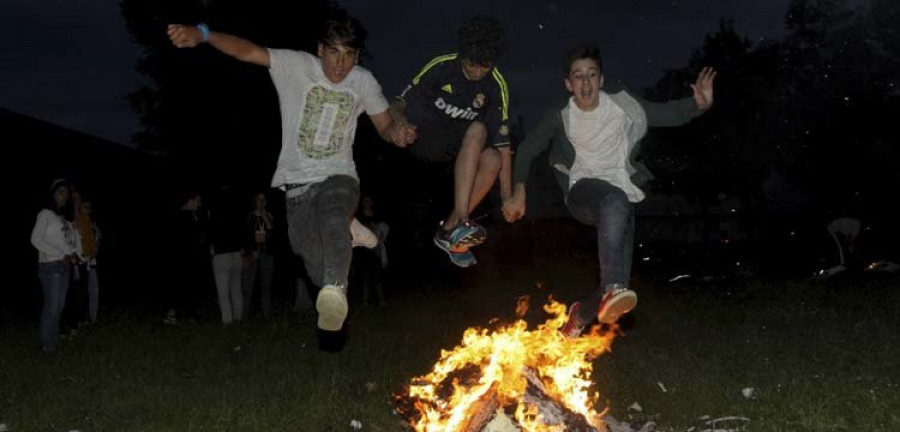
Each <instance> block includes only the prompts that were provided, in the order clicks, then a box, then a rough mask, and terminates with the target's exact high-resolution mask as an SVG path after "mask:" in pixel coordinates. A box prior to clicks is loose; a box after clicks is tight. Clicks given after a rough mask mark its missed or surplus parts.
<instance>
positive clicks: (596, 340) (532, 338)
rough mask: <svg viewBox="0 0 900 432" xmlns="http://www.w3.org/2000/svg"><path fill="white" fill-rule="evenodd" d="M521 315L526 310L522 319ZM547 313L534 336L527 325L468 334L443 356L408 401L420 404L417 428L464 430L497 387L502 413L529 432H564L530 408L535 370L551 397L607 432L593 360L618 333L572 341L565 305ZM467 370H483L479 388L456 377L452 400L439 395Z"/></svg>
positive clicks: (551, 306)
mask: <svg viewBox="0 0 900 432" xmlns="http://www.w3.org/2000/svg"><path fill="white" fill-rule="evenodd" d="M521 308H522V305H521V303H520V304H519V307H518V308H517V316H519V317H521V316H522V315H523V314H522V311H521ZM544 310H545V311H546V312H547V313H548V314H550V316H551V317H550V318H549V319H548V320H547V321H546V322H544V323H543V324H540V325H538V327H537V328H536V329H534V330H528V329H527V324H526V323H525V321H523V320H521V319H519V320H517V321H516V322H514V323H513V324H511V325H509V326H505V327H501V328H499V329H497V330H494V331H488V330H487V329H479V328H469V329H467V330H466V331H465V333H464V334H463V340H462V343H461V344H460V345H459V346H457V347H456V348H454V349H452V350H450V351H447V350H442V351H441V358H440V360H438V362H437V363H436V364H435V365H434V368H433V369H432V371H431V372H430V373H428V374H427V375H424V376H421V377H417V378H415V379H413V380H412V384H410V386H409V391H408V394H407V395H404V396H401V397H403V398H407V399H408V400H411V401H415V403H414V406H415V411H416V413H415V414H417V415H416V416H415V417H416V418H412V419H411V420H410V421H411V424H412V426H413V428H414V429H415V430H416V431H419V432H436V431H447V432H449V431H458V430H460V429H461V428H462V427H464V426H465V424H466V422H467V421H468V416H469V415H470V414H471V413H470V411H471V409H472V407H473V405H474V404H475V403H476V402H478V401H479V400H480V399H481V398H482V397H484V396H485V394H486V393H487V392H489V391H493V388H496V389H497V390H496V391H497V397H498V399H499V403H500V406H502V407H515V419H516V421H517V422H518V423H519V426H520V427H521V428H522V429H523V430H526V431H529V432H544V431H557V430H560V429H559V427H560V426H558V425H547V424H545V423H544V422H542V421H541V417H540V414H539V413H538V410H537V407H535V406H531V405H530V404H528V403H527V402H525V398H524V396H525V392H526V388H527V381H526V379H525V375H523V371H525V370H526V369H531V370H533V371H536V372H537V375H538V376H539V377H540V379H541V381H542V383H543V384H544V390H545V391H546V393H547V395H548V396H550V397H551V398H553V399H554V400H556V401H557V402H558V403H560V404H561V405H563V406H565V407H566V408H568V409H569V410H571V411H572V412H574V413H578V414H581V415H583V416H584V418H585V419H586V420H587V422H588V423H589V424H591V425H592V426H594V427H595V428H597V429H599V430H603V427H604V426H603V421H602V416H603V414H604V413H603V412H597V411H596V410H595V409H594V407H595V406H596V405H597V404H598V400H599V394H598V393H597V392H592V391H591V385H592V381H591V373H592V370H593V367H592V361H593V360H594V359H595V358H597V357H598V356H600V355H601V354H603V353H604V352H606V351H609V348H610V346H611V344H612V339H613V337H614V334H613V332H607V333H604V334H600V333H599V332H598V328H597V327H595V328H593V329H592V330H591V332H590V333H588V334H585V335H583V336H582V337H579V338H575V339H568V338H566V337H565V336H563V335H562V334H561V333H560V332H559V329H560V328H561V327H562V326H563V325H565V322H566V319H567V315H566V306H565V305H564V304H561V303H558V302H555V301H551V302H550V303H549V304H548V305H545V306H544ZM466 368H477V370H478V372H479V375H478V380H477V382H469V383H461V382H459V380H458V379H456V378H451V381H450V382H451V383H452V394H450V395H449V396H443V395H439V394H438V393H439V391H438V389H439V388H441V386H442V385H446V384H445V380H447V379H448V377H451V376H452V375H454V373H456V374H458V373H459V372H460V371H462V370H463V369H466ZM441 393H446V392H441Z"/></svg>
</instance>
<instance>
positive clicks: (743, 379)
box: [0, 257, 900, 432]
mask: <svg viewBox="0 0 900 432" xmlns="http://www.w3.org/2000/svg"><path fill="white" fill-rule="evenodd" d="M581 259H583V258H581ZM588 259H589V258H588ZM573 261H575V260H574V259H571V258H570V257H566V258H565V259H564V258H562V257H559V258H556V259H548V260H544V261H541V262H538V263H535V264H534V265H512V264H500V263H497V264H496V265H491V263H490V261H489V260H488V261H487V262H484V263H482V265H479V266H478V267H476V268H475V269H472V270H469V271H467V272H466V273H465V274H463V275H462V276H455V277H451V278H449V279H445V278H442V277H437V278H434V280H432V281H430V282H422V283H409V284H407V285H408V286H405V287H404V288H403V290H402V291H400V290H395V291H394V292H393V293H391V292H390V290H389V302H388V304H387V305H386V306H362V305H355V306H354V307H353V310H352V315H351V317H350V321H349V331H348V339H347V342H346V346H345V347H344V349H343V350H342V351H340V352H327V351H322V350H320V349H318V345H319V344H318V339H317V336H316V331H315V321H314V320H312V319H310V318H308V317H307V318H304V317H303V316H300V315H296V314H292V313H289V312H284V313H282V314H279V315H277V316H275V317H273V318H271V319H269V320H262V319H252V320H250V321H249V322H245V323H242V324H238V325H233V326H229V327H222V326H221V325H219V324H216V323H214V322H201V323H197V324H185V325H182V326H178V327H171V326H166V325H164V324H162V323H161V322H160V320H159V319H158V318H159V317H155V316H150V315H148V314H133V313H132V314H126V313H124V312H122V311H118V312H110V313H108V314H107V316H106V317H105V318H106V319H105V320H104V321H103V322H102V323H101V324H100V325H98V326H95V327H93V328H91V329H89V330H87V331H86V332H83V333H82V334H81V335H79V336H78V337H77V338H75V339H74V340H70V341H66V342H64V343H63V344H62V345H61V347H60V350H59V351H58V352H57V353H55V354H53V355H45V354H43V353H41V352H40V351H39V350H38V349H37V348H36V345H37V328H36V327H37V326H36V323H4V325H3V329H2V333H0V338H2V339H0V340H2V343H0V424H5V425H6V427H7V428H8V430H9V431H13V432H18V431H70V430H73V429H77V430H80V431H95V430H97V431H207V430H209V431H212V430H234V431H311V432H318V431H343V430H351V428H350V422H351V421H352V420H358V421H359V422H361V423H362V430H369V431H402V430H404V428H403V427H402V426H401V424H400V423H401V419H400V418H399V417H397V416H396V415H395V414H393V405H392V393H394V392H396V391H397V390H398V389H400V388H401V387H402V385H403V384H404V382H406V381H407V380H408V379H409V378H411V377H413V376H415V375H421V374H424V373H425V372H426V371H427V370H428V369H429V366H430V365H431V364H432V363H434V361H435V360H436V359H437V357H438V353H439V350H440V349H441V348H450V347H452V346H454V345H455V344H456V343H458V341H459V339H460V337H461V336H462V332H463V330H464V329H465V328H466V327H469V326H474V325H484V324H486V323H487V322H488V321H489V320H490V319H491V318H492V317H499V318H501V320H504V319H505V320H509V319H511V317H512V316H513V313H514V312H513V310H514V307H515V298H516V297H517V296H519V295H522V294H531V295H532V298H533V299H535V300H534V301H533V305H532V309H533V310H537V309H538V308H537V307H536V305H535V304H534V303H535V302H536V301H538V300H539V299H541V298H545V297H546V296H547V294H548V293H551V292H552V293H553V294H554V296H555V297H556V298H558V299H560V300H563V301H566V302H568V301H571V300H572V299H574V297H575V295H576V293H578V292H579V291H580V290H584V288H585V287H589V286H591V285H592V281H593V280H594V277H595V276H594V270H593V269H592V268H585V267H586V266H584V265H576V264H574V263H572V262H573ZM663 273H664V272H662V271H659V269H654V268H653V267H651V266H648V265H644V266H643V267H639V268H638V269H636V274H637V276H636V279H635V281H634V283H633V285H634V287H635V289H636V290H637V291H638V292H639V295H640V304H639V306H638V309H637V310H636V311H635V312H634V313H633V315H632V316H631V317H629V318H628V319H627V320H626V321H625V322H624V323H623V328H624V333H625V334H624V335H623V336H621V337H619V338H617V340H616V341H615V342H614V344H613V352H612V353H611V354H609V355H606V356H604V357H601V358H600V359H598V360H597V362H596V365H595V376H596V381H597V386H598V388H599V389H601V393H602V395H603V396H602V397H603V399H604V400H605V401H608V403H609V405H610V407H611V413H612V415H613V416H614V417H616V418H617V419H620V420H623V419H624V420H628V419H631V420H632V421H634V422H635V423H641V422H646V421H649V420H653V421H655V422H656V423H657V424H658V425H659V428H660V429H662V430H672V431H687V430H690V429H691V428H692V427H696V429H695V430H702V429H704V428H708V427H709V426H705V425H704V423H705V421H704V420H703V419H704V418H705V417H704V416H710V417H709V418H717V417H723V416H732V415H733V416H742V417H746V418H749V419H750V423H749V424H748V425H747V426H746V427H745V429H744V430H752V431H831V430H835V431H843V430H847V431H897V430H900V410H898V408H900V360H898V359H900V332H898V329H900V318H898V317H900V313H898V310H897V306H898V305H900V280H898V279H897V278H871V277H869V278H859V279H856V280H852V279H847V280H839V281H830V282H827V283H826V282H811V281H796V280H794V281H790V280H774V281H772V280H763V279H760V278H749V279H744V280H740V281H733V282H729V283H719V284H702V283H684V282H683V281H682V283H680V284H678V285H673V284H668V283H666V282H665V279H666V278H665V277H664V276H665V275H664V274H663ZM447 274H450V275H452V274H455V273H454V272H453V271H448V272H447ZM537 281H540V282H542V283H540V284H538V283H536V282H537ZM389 288H390V287H389ZM538 318H539V317H537V313H536V312H535V313H534V316H532V319H535V320H536V319H538ZM746 388H753V389H755V392H756V397H755V398H746V397H745V396H744V395H743V394H742V390H743V389H746ZM635 402H637V403H638V404H639V405H640V406H641V407H642V410H641V411H640V412H637V411H634V410H629V409H628V407H629V406H631V405H632V404H634V403H635Z"/></svg>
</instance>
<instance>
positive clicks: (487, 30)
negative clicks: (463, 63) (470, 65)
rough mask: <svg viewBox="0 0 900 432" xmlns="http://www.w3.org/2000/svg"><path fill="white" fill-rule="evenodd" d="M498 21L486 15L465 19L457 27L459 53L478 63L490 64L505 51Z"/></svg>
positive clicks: (505, 43) (505, 44)
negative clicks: (460, 25)
mask: <svg viewBox="0 0 900 432" xmlns="http://www.w3.org/2000/svg"><path fill="white" fill-rule="evenodd" d="M506 47H507V42H506V35H505V34H504V33H503V29H502V28H501V27H500V21H498V20H496V19H494V18H488V17H474V18H470V19H468V20H466V22H464V23H463V24H462V27H460V28H459V55H460V57H461V58H463V59H468V60H471V61H473V62H475V63H478V64H480V65H487V64H492V63H494V62H496V61H497V59H498V58H500V56H501V55H503V53H504V52H505V51H506Z"/></svg>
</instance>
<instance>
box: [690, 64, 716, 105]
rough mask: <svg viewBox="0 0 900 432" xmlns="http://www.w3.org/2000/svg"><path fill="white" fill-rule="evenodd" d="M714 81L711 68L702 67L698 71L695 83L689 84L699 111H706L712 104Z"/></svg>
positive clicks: (713, 72)
mask: <svg viewBox="0 0 900 432" xmlns="http://www.w3.org/2000/svg"><path fill="white" fill-rule="evenodd" d="M715 79H716V71H715V69H713V68H711V67H704V68H703V69H702V70H701V71H700V76H698V77H697V81H696V82H694V83H693V84H691V88H692V89H694V101H695V102H697V108H699V109H700V111H706V110H708V109H709V108H710V107H712V104H713V81H714V80H715Z"/></svg>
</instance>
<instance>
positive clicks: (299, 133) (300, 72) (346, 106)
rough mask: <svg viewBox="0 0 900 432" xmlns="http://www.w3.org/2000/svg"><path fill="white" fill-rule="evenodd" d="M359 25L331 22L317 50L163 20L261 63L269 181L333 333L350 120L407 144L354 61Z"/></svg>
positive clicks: (355, 182)
mask: <svg viewBox="0 0 900 432" xmlns="http://www.w3.org/2000/svg"><path fill="white" fill-rule="evenodd" d="M362 34H363V32H362V29H361V27H360V25H359V23H358V22H357V21H356V20H354V19H352V18H340V19H330V20H327V21H326V22H325V26H324V31H323V32H322V35H321V36H320V37H319V43H318V50H317V55H312V54H309V53H306V52H303V51H293V50H281V49H268V48H263V47H260V46H258V45H256V44H254V43H253V42H250V41H248V40H246V39H241V38H239V37H235V36H231V35H228V34H224V33H219V32H215V31H210V30H209V28H208V27H207V26H206V25H205V24H198V25H196V26H188V25H177V24H173V25H169V27H168V35H169V39H171V41H172V44H173V45H175V46H176V47H179V48H189V47H195V46H197V45H200V44H202V43H208V44H209V45H211V46H212V47H213V48H216V49H217V50H219V51H221V52H223V53H225V54H227V55H229V56H232V57H234V58H236V59H238V60H241V61H244V62H247V63H252V64H256V65H260V66H265V67H267V68H269V73H270V75H271V77H272V82H273V83H274V84H275V89H276V90H277V92H278V100H279V104H280V107H281V125H282V147H281V154H280V156H279V157H278V167H277V169H276V170H275V175H274V176H273V178H272V187H277V188H280V189H283V190H285V192H286V196H287V221H288V235H289V237H290V241H291V246H292V248H293V250H294V252H296V253H297V254H299V255H300V256H301V257H302V258H303V261H304V263H305V265H306V268H307V271H308V273H309V275H310V277H311V279H312V281H313V283H315V284H316V285H318V286H319V287H321V289H320V291H319V294H318V297H317V298H316V309H317V310H318V312H319V319H318V326H319V328H320V329H322V330H326V331H338V330H340V329H341V327H342V326H343V324H344V319H345V318H346V317H347V310H348V305H347V278H348V273H349V269H350V259H351V256H352V254H351V251H352V238H351V229H350V222H351V220H352V219H353V214H354V212H355V211H356V205H357V202H358V201H359V177H358V176H357V174H356V166H355V165H354V163H353V152H352V145H353V138H354V135H355V133H356V122H357V118H358V117H359V115H360V114H362V113H363V112H365V113H366V114H368V115H369V118H371V119H372V123H373V124H374V125H375V128H376V130H377V131H378V134H379V135H380V136H381V137H382V138H383V139H384V140H385V141H389V142H392V143H394V144H395V145H397V146H400V147H405V146H407V145H409V143H410V142H411V139H410V138H411V137H413V136H414V134H413V133H411V131H409V130H408V129H407V127H406V126H404V125H401V124H400V123H398V122H395V121H394V120H393V119H392V118H391V116H390V114H389V113H388V102H387V100H385V98H384V95H383V94H382V92H381V86H380V85H379V84H378V81H376V80H375V77H374V76H372V73H371V72H369V71H368V70H366V69H364V68H362V67H359V66H357V65H356V63H357V60H358V58H359V52H360V50H361V49H362V44H363V38H362Z"/></svg>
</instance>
